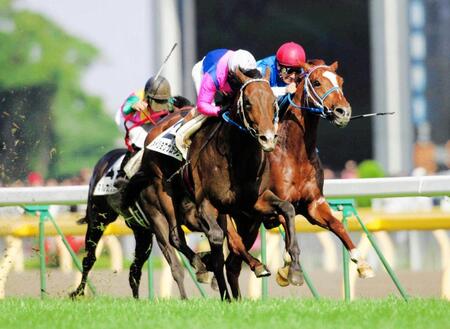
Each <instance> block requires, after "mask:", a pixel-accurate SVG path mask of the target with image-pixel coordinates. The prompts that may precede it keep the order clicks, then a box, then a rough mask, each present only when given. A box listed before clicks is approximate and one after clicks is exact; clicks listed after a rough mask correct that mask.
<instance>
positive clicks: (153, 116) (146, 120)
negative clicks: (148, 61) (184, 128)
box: [116, 76, 173, 185]
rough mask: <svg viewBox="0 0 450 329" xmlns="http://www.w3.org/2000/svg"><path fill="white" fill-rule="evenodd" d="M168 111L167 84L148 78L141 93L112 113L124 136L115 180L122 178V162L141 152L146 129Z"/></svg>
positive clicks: (132, 95)
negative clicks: (126, 150)
mask: <svg viewBox="0 0 450 329" xmlns="http://www.w3.org/2000/svg"><path fill="white" fill-rule="evenodd" d="M172 111H173V98H172V96H171V93H170V84H169V81H167V79H166V78H164V77H162V76H159V77H157V78H156V79H155V77H151V78H150V79H148V81H147V83H146V84H145V87H144V89H143V90H139V91H136V92H133V93H132V94H131V95H130V96H128V98H127V99H126V100H125V102H124V103H123V104H122V106H121V107H120V108H119V109H118V110H117V112H116V123H117V125H118V126H119V129H120V130H121V131H123V132H124V133H125V144H126V145H127V148H128V152H127V154H126V156H125V158H124V159H123V161H122V165H121V168H120V171H119V174H118V177H125V172H124V166H125V164H126V162H127V161H128V160H129V159H130V158H131V155H132V154H133V153H134V152H135V151H138V150H140V149H143V147H144V143H145V138H146V137H147V133H148V131H149V130H150V128H151V127H152V126H153V125H155V124H156V123H157V122H158V121H159V120H160V119H162V118H163V117H165V116H166V115H167V114H169V112H172ZM141 153H142V152H141ZM119 185H120V184H119Z"/></svg>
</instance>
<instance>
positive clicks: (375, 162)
mask: <svg viewBox="0 0 450 329" xmlns="http://www.w3.org/2000/svg"><path fill="white" fill-rule="evenodd" d="M448 31H450V1H449V0H359V1H356V0H334V1H331V0H314V1H298V0H297V1H294V0H286V1H282V2H281V1H273V0H270V1H269V0H266V1H264V0H248V1H238V0H228V1H226V2H221V1H206V0H133V1H128V2H125V1H119V0H109V1H98V0H97V1H93V0H78V1H71V0H46V1H41V0H0V187H1V186H23V185H29V186H42V185H85V184H88V182H89V179H90V175H91V171H92V168H93V166H94V165H95V163H96V161H97V160H98V159H99V158H100V157H101V156H102V155H103V154H105V153H106V152H107V151H109V150H110V149H112V148H116V147H124V146H125V145H124V141H123V136H122V134H121V133H119V131H118V128H117V126H116V124H115V123H114V114H115V111H116V110H117V109H118V107H119V106H121V104H122V103H123V101H124V100H125V99H126V98H127V97H128V95H129V94H130V93H131V92H133V91H135V90H137V89H141V88H143V87H144V84H145V82H146V81H147V79H148V78H149V77H150V76H151V75H154V74H156V73H157V72H158V70H159V68H160V67H161V64H162V62H163V60H164V59H165V58H166V56H167V55H168V53H169V51H170V49H171V48H172V46H173V45H174V43H175V42H176V43H178V46H177V48H175V51H174V52H173V54H172V55H171V57H170V58H169V60H168V62H167V65H166V66H165V67H164V70H163V72H162V74H163V75H164V76H165V77H167V78H168V79H169V81H170V83H171V85H172V92H173V93H174V94H181V95H183V96H186V97H188V98H189V99H191V100H192V101H195V94H194V85H193V82H192V78H191V69H192V66H193V64H194V63H196V62H197V61H198V60H200V59H201V58H202V57H203V56H204V55H205V54H206V53H207V52H208V51H209V50H212V49H215V48H229V49H238V48H242V49H247V50H249V51H250V52H252V53H253V54H254V55H255V57H256V59H261V58H264V57H266V56H270V55H273V54H274V53H275V52H276V50H277V49H278V47H279V46H280V45H281V44H283V43H284V42H287V41H294V42H297V43H299V44H301V45H302V46H303V47H304V49H305V50H306V55H307V58H308V59H315V58H321V59H323V60H325V62H326V63H327V64H331V63H332V62H334V61H338V62H339V69H338V73H339V74H340V75H341V76H342V77H343V78H344V80H345V83H344V93H345V95H346V97H347V99H348V100H349V101H350V103H351V105H352V109H353V115H359V114H366V113H375V112H395V114H394V115H390V116H379V117H372V118H368V119H360V120H355V121H352V122H351V123H350V124H349V126H348V127H346V128H345V129H338V128H336V127H334V126H331V125H330V124H329V123H327V122H322V123H321V124H320V127H319V137H318V141H319V152H320V158H321V160H322V163H323V165H324V168H325V177H326V178H344V179H345V178H357V177H361V178H368V177H383V176H408V175H431V174H433V175H434V174H448V173H449V171H448V170H449V166H450V111H449V109H450V93H449V92H448V90H450V79H449V77H450V57H449V54H450V34H449V32H448ZM357 202H358V205H359V206H363V207H364V206H365V207H370V206H371V207H372V208H367V209H366V210H367V212H366V213H364V216H365V218H369V219H370V218H371V217H370V216H371V214H372V212H377V211H381V212H382V213H383V214H385V216H387V217H388V218H390V217H389V216H391V217H392V216H394V217H395V216H396V214H400V215H401V214H405V213H406V215H404V216H405V218H406V219H407V220H408V219H409V218H410V216H411V214H413V215H415V214H418V216H422V215H423V216H425V217H426V218H435V216H437V215H436V208H438V206H439V205H440V209H439V210H437V212H439V213H440V214H441V213H444V215H442V214H441V215H442V216H443V217H445V216H446V217H445V218H446V219H448V214H449V211H450V201H449V199H448V198H446V199H445V198H444V199H439V200H438V199H432V198H409V199H407V198H403V199H383V200H380V199H379V200H370V199H367V198H359V199H358V200H357ZM52 207H53V208H52V211H53V212H52V214H53V215H54V216H56V217H58V219H59V220H60V221H61V225H64V223H65V222H64V216H65V215H67V214H70V220H69V219H68V220H67V221H66V222H68V223H69V222H70V223H71V224H73V222H74V220H75V219H78V218H80V217H81V215H82V214H81V212H82V211H83V207H80V206H70V207H68V206H52ZM23 213H24V210H23V209H21V208H20V207H2V208H1V209H0V217H2V218H4V219H7V221H4V223H5V225H6V224H7V225H9V223H10V222H11V221H12V220H11V218H12V217H11V216H19V217H18V218H19V219H18V222H19V221H21V220H22V217H20V216H23ZM29 215H30V214H28V215H26V216H29ZM441 215H439V216H441ZM31 216H34V217H33V220H34V222H36V218H35V217H36V214H31ZM127 234H129V232H128V233H127ZM326 234H329V233H326ZM433 234H434V235H433ZM359 236H360V235H359V233H358V234H357V233H352V238H353V239H354V240H355V241H356V240H358V238H359ZM318 237H319V235H317V234H315V233H314V234H313V233H301V234H299V240H300V241H301V243H300V245H301V248H302V250H305V253H304V254H302V264H303V265H304V266H305V268H308V269H312V270H313V271H315V272H314V276H313V277H314V278H317V282H321V286H323V287H324V288H323V289H326V288H325V286H327V287H328V286H332V287H333V288H332V289H334V290H330V291H326V292H325V294H326V295H328V296H340V291H339V282H338V281H339V278H340V276H336V271H337V270H338V267H340V265H338V263H337V261H335V259H337V257H338V255H339V253H340V250H339V249H337V248H340V242H339V241H338V240H337V239H336V238H335V237H331V239H332V241H333V243H332V244H328V246H327V247H326V246H325V244H324V243H323V239H324V238H323V237H322V238H319V239H318ZM389 237H390V239H391V240H390V239H388V238H389ZM437 237H440V238H442V241H444V242H445V241H447V242H445V243H447V244H446V245H445V246H447V247H446V248H447V249H445V248H444V247H445V246H444V247H442V250H444V249H445V250H447V251H448V250H450V248H449V247H448V241H449V235H448V231H443V232H440V233H439V234H438V233H434V232H433V233H431V231H399V232H391V233H389V234H388V235H385V236H384V241H387V242H386V243H385V246H387V247H384V250H388V251H389V250H390V252H391V253H390V254H391V255H392V258H391V259H390V260H392V263H391V264H393V266H394V267H395V268H396V269H399V270H401V271H406V272H404V273H400V274H403V276H402V279H405V281H406V282H407V283H406V284H407V285H408V286H407V288H408V289H411V290H410V291H412V293H413V294H417V295H423V296H430V295H431V296H439V295H440V289H441V285H440V282H441V281H440V280H441V279H440V277H441V272H442V269H443V268H447V269H448V270H447V271H450V266H449V264H450V263H449V262H448V259H450V258H449V257H447V256H448V254H446V253H445V252H441V251H440V250H441V249H440V248H441V246H440V245H439V243H440V242H439V243H437V242H436V241H441V240H437ZM110 238H111V239H112V238H113V237H110ZM70 239H71V240H70V243H71V245H72V247H73V248H74V249H75V250H76V251H77V252H78V255H79V257H82V256H83V255H84V253H83V243H84V237H70ZM189 239H190V243H192V244H195V245H196V250H202V248H204V247H203V246H202V245H204V243H205V241H204V239H203V236H202V235H200V234H191V235H190V236H189ZM380 239H381V237H380ZM319 240H320V241H322V242H319ZM46 241H47V242H46V243H47V244H46V249H47V252H48V254H49V255H50V256H49V259H48V263H49V264H50V265H51V264H52V266H54V267H56V266H60V267H63V266H62V261H61V259H59V260H58V259H56V258H58V257H57V255H58V254H59V252H60V250H61V243H59V247H58V248H59V249H58V248H57V246H58V244H56V242H58V241H59V240H54V238H48V239H47V240H46ZM55 241H56V242H55ZM120 242H121V246H122V248H123V255H124V258H125V259H126V262H128V263H130V261H131V259H132V257H133V251H134V238H133V237H132V236H130V235H126V236H124V237H121V238H120ZM394 243H395V246H394ZM445 243H444V244H445ZM275 244H278V245H279V247H281V246H282V244H281V242H276V243H275ZM4 245H5V243H4V241H3V240H0V250H3V246H4ZM330 245H331V246H334V247H330ZM24 247H25V248H24V250H25V251H24V252H25V256H26V257H27V259H28V263H26V266H28V268H32V269H36V268H37V267H38V252H36V250H37V249H36V239H34V238H30V239H24ZM57 250H59V251H57ZM274 250H275V249H274ZM253 251H254V252H259V243H256V244H255V246H254V249H253ZM448 252H450V251H448ZM52 255H53V256H54V258H55V259H56V260H55V259H52V258H51V257H53V256H52ZM157 255H160V254H157ZM394 255H395V256H396V258H395V261H394ZM439 255H440V256H441V257H439ZM446 255H447V256H446ZM331 256H333V257H331ZM111 257H112V258H113V256H111ZM114 257H116V256H114ZM367 257H368V259H369V261H370V262H371V263H372V264H373V263H376V257H375V256H374V254H373V253H368V255H367ZM117 259H119V258H117ZM160 259H161V257H158V258H156V263H158V264H159V265H161V266H162V267H163V268H164V269H163V270H162V271H163V272H161V273H160V274H157V275H160V276H161V277H163V278H164V277H166V278H169V279H170V274H169V273H170V271H169V270H168V268H167V267H164V266H163V265H162V264H163V263H164V261H160ZM274 259H278V261H279V260H280V259H281V258H280V257H279V255H275V252H274ZM331 259H334V260H333V261H331ZM111 262H113V261H111ZM119 262H120V265H117V266H118V267H117V268H116V269H114V265H112V268H113V269H114V270H113V271H112V274H111V271H109V272H108V273H109V275H112V276H113V277H114V276H120V278H121V280H122V281H121V282H123V284H120V285H117V284H111V282H113V280H116V279H113V278H110V279H107V280H106V281H105V280H103V281H102V282H103V283H104V284H105V285H106V286H107V288H105V289H110V288H112V287H114V288H117V287H120V289H122V290H124V291H120V292H117V293H118V294H122V293H124V294H129V291H128V284H127V283H126V280H127V278H126V273H124V272H121V271H120V270H121V269H122V265H123V264H122V261H121V258H120V261H119ZM17 263H20V261H17ZM22 263H23V260H22ZM100 263H101V261H100ZM69 264H70V260H69ZM446 264H447V265H446ZM107 266H108V265H103V268H104V267H107ZM271 266H273V267H272V270H273V271H276V266H277V265H276V264H275V263H274V264H272V265H271ZM16 267H17V266H16ZM374 267H375V269H376V270H378V269H380V268H381V267H380V265H379V264H378V265H374ZM19 268H20V266H19ZM22 268H23V265H22ZM339 270H340V268H339ZM164 271H165V272H164ZM416 271H421V272H420V273H421V276H420V277H416V276H414V275H413V274H414V272H416ZM424 271H425V272H426V273H425V274H424ZM427 271H428V272H427ZM17 273H19V274H17V275H16V276H12V277H11V278H10V279H9V280H10V281H9V282H10V284H9V285H8V289H10V290H9V292H8V290H7V294H10V295H17V294H24V295H27V294H29V293H30V289H29V288H27V287H25V286H24V285H23V284H22V283H23V282H28V281H30V282H31V281H33V282H34V283H35V285H36V286H37V284H38V282H37V281H38V280H37V279H36V273H33V272H31V274H29V273H28V274H26V273H22V274H20V271H18V272H17ZM411 273H413V274H411ZM72 274H73V272H71V275H72ZM26 275H30V277H28V276H26ZM52 275H53V276H54V277H56V275H60V274H52ZM102 275H105V274H102ZM245 275H246V276H247V277H251V274H249V273H246V274H245ZM424 275H426V276H424ZM67 280H73V281H74V282H77V280H78V278H76V279H75V280H74V279H73V278H72V277H70V278H69V279H68V278H66V277H64V278H62V279H61V280H60V282H62V283H61V286H60V287H59V288H54V291H56V293H57V294H62V293H61V291H62V290H67V289H68V287H67V282H68V281H67ZM54 281H57V280H54ZM169 281H170V280H169ZM186 281H187V280H186ZM258 282H259V281H258ZM271 282H272V284H273V285H275V284H274V283H273V280H271ZM417 282H419V284H418V283H417ZM431 282H432V283H433V285H431ZM446 282H447V281H446ZM449 282H450V281H449ZM324 283H330V284H328V285H325V284H324ZM423 283H427V284H423ZM170 284H173V282H172V283H167V285H168V287H169V288H164V289H166V292H165V293H162V292H161V295H162V296H170V294H171V289H172V288H171V286H170ZM252 284H253V285H258V284H259V283H251V282H250V283H249V286H251V285H252ZM390 284H391V283H389V280H387V279H386V277H385V276H381V278H380V279H379V281H364V282H363V283H360V285H361V286H360V287H362V289H360V291H363V294H364V293H365V294H366V295H367V296H385V295H386V291H385V287H386V286H387V285H390ZM448 285H450V283H448ZM442 286H444V283H443V284H442ZM161 287H164V285H162V284H161ZM272 288H273V289H275V287H272ZM321 288H322V287H321ZM20 289H22V290H20ZM49 289H50V290H51V287H50V288H49ZM161 289H163V288H161ZM330 289H331V288H330ZM172 290H174V289H172ZM391 290H392V289H391ZM286 291H287V290H284V292H283V293H281V292H280V295H286V294H289V295H296V294H298V290H295V289H290V290H289V291H288V292H287V293H286ZM303 291H304V290H302V294H303V293H304V292H303ZM449 291H450V289H449ZM33 293H35V294H37V293H38V289H37V288H36V289H35V290H33ZM63 294H64V295H66V292H64V293H63ZM275 295H277V294H276V293H275Z"/></svg>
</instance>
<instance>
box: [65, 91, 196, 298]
mask: <svg viewBox="0 0 450 329" xmlns="http://www.w3.org/2000/svg"><path fill="white" fill-rule="evenodd" d="M174 107H175V111H176V112H179V113H183V112H186V111H184V110H185V109H191V108H192V105H191V104H190V102H189V101H188V100H187V99H185V98H184V97H181V96H177V97H175V103H174ZM162 121H164V119H163V120H162ZM125 153H126V149H115V150H112V151H110V152H108V153H106V154H105V155H104V156H103V157H102V158H101V159H100V160H99V161H98V162H97V164H96V165H95V167H94V170H93V174H92V177H91V180H90V182H89V192H88V202H87V209H86V215H85V217H84V218H82V219H80V220H79V221H78V222H79V223H80V224H82V223H87V225H88V227H87V231H86V237H85V248H86V256H85V257H84V258H83V273H82V278H81V282H80V284H79V286H78V287H77V288H76V290H75V291H73V292H72V293H71V294H70V296H71V297H72V298H74V297H77V296H81V295H84V291H85V287H86V282H87V277H88V274H89V272H90V270H91V269H92V266H93V265H94V263H95V261H96V256H95V249H96V247H97V244H98V242H99V240H100V238H101V237H102V235H103V232H104V230H105V229H106V227H107V226H108V225H109V224H110V223H112V222H114V221H115V220H116V219H117V217H118V216H119V215H122V217H123V218H124V219H125V222H126V224H127V226H128V227H130V228H131V229H132V231H133V234H134V237H135V239H136V247H135V254H134V260H133V263H132V264H131V266H130V274H129V283H130V287H131V290H132V293H133V297H134V298H139V284H140V279H141V275H142V266H143V265H144V263H145V261H146V260H147V259H148V257H149V256H150V253H151V250H152V245H153V235H155V236H156V241H157V243H158V245H159V247H160V249H161V251H162V253H163V255H164V257H165V258H166V260H167V262H168V263H169V265H170V267H171V271H172V276H173V278H174V280H175V282H176V283H177V285H178V288H179V291H180V296H181V298H183V299H185V298H187V295H186V291H185V288H184V283H183V280H184V269H183V267H182V266H181V264H180V262H179V260H178V257H177V255H176V252H175V249H174V248H173V247H172V246H171V245H170V242H169V227H168V223H167V220H166V219H165V217H164V216H163V215H162V214H161V212H160V211H159V209H158V207H156V206H154V205H153V204H152V203H150V202H149V200H152V199H155V198H156V195H155V192H154V191H152V190H151V189H148V190H147V191H146V192H147V194H146V198H139V200H137V201H136V202H135V203H134V204H133V205H131V206H130V207H126V208H123V207H121V195H120V192H119V191H117V192H116V193H113V194H107V195H95V193H94V191H95V188H96V186H97V184H98V182H99V181H100V179H101V178H102V177H104V176H105V175H106V176H110V177H111V178H113V177H114V176H116V175H117V172H114V170H113V168H112V167H113V165H114V163H116V161H117V160H118V159H119V158H120V157H122V156H123V155H124V154H125ZM136 214H137V215H136Z"/></svg>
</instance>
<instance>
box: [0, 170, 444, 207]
mask: <svg viewBox="0 0 450 329" xmlns="http://www.w3.org/2000/svg"><path fill="white" fill-rule="evenodd" d="M87 193H88V187H87V186H86V185H83V186H51V187H7V188H0V206H13V205H24V204H27V205H30V204H39V205H45V204H55V205H57V204H66V205H68V204H83V203H86V199H87ZM324 194H325V196H326V197H327V198H352V197H357V196H370V197H377V198H382V197H400V196H444V195H446V196H450V176H426V177H395V178H367V179H329V180H326V181H325V185H324Z"/></svg>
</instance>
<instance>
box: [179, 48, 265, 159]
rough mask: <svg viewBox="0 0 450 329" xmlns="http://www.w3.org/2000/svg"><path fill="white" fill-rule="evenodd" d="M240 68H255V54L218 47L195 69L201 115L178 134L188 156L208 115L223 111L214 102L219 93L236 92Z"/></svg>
mask: <svg viewBox="0 0 450 329" xmlns="http://www.w3.org/2000/svg"><path fill="white" fill-rule="evenodd" d="M238 68H240V70H242V71H243V72H244V73H245V71H248V70H254V69H256V60H255V57H254V56H253V55H252V54H251V53H250V52H248V51H247V50H242V49H239V50H236V51H233V50H229V49H216V50H212V51H210V52H209V53H207V54H206V56H205V57H203V59H202V60H201V61H199V62H198V63H197V64H195V65H194V67H193V68H192V78H193V80H194V84H195V89H196V91H197V95H198V96H197V112H198V113H199V115H197V116H196V117H195V118H193V119H192V120H190V121H188V122H187V123H186V124H184V125H183V126H182V127H181V128H180V129H179V130H178V133H177V136H176V145H177V147H178V149H179V150H180V152H181V153H182V154H183V157H184V158H185V159H186V156H187V148H188V147H189V144H190V141H189V137H190V136H191V135H192V134H193V133H194V132H195V131H197V130H198V129H199V128H200V126H201V125H202V123H203V121H205V120H206V118H207V117H210V116H214V117H217V116H220V113H221V111H222V110H221V108H220V106H217V105H215V103H214V98H215V96H217V95H216V94H217V93H220V94H222V95H230V94H231V95H232V94H234V93H235V92H236V82H235V81H236V80H235V72H236V70H237V69H238Z"/></svg>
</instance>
